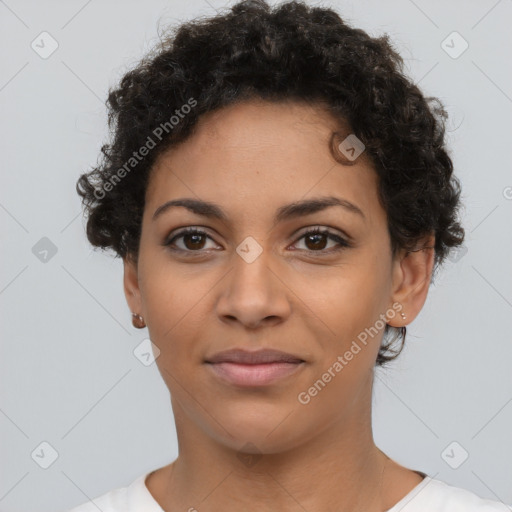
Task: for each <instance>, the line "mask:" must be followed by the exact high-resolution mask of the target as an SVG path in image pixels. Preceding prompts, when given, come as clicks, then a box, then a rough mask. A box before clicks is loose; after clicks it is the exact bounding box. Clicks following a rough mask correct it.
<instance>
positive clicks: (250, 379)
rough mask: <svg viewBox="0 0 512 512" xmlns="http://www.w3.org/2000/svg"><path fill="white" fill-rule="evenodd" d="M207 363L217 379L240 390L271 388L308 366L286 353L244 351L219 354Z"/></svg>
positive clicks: (237, 350) (206, 361)
mask: <svg viewBox="0 0 512 512" xmlns="http://www.w3.org/2000/svg"><path fill="white" fill-rule="evenodd" d="M205 363H206V364H207V366H208V368H210V369H211V371H212V372H213V374H214V375H215V376H217V377H218V378H220V379H221V380H223V381H224V382H227V383H229V384H232V385H235V386H241V387H255V386H256V387H257V386H268V385H270V384H273V383H275V382H277V381H279V380H282V379H284V378H285V377H289V376H291V375H293V374H294V373H295V372H297V371H298V370H299V369H300V368H302V367H303V366H304V365H305V361H304V360H303V359H301V358H299V357H297V356H294V355H292V354H287V353H285V352H280V351H277V350H258V351H256V352H248V351H246V350H241V349H233V350H228V351H224V352H220V353H218V354H215V355H214V356H213V357H211V358H208V359H207V360H205Z"/></svg>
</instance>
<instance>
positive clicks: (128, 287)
mask: <svg viewBox="0 0 512 512" xmlns="http://www.w3.org/2000/svg"><path fill="white" fill-rule="evenodd" d="M123 263H124V277H123V286H124V295H125V297H126V301H127V302H128V307H129V308H130V310H131V312H132V313H137V314H139V315H142V316H144V315H143V312H142V299H141V293H140V288H139V276H138V270H137V262H136V261H135V260H134V259H132V258H131V257H130V256H129V255H128V256H126V257H125V258H123Z"/></svg>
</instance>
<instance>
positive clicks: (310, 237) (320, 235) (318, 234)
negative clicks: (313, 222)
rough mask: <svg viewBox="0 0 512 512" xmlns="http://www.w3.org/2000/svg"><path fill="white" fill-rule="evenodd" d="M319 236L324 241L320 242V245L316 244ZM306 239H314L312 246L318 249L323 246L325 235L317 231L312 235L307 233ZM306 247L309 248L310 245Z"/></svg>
mask: <svg viewBox="0 0 512 512" xmlns="http://www.w3.org/2000/svg"><path fill="white" fill-rule="evenodd" d="M319 238H323V241H324V243H323V244H322V243H321V242H320V246H321V247H319V246H318V239H319ZM306 239H307V240H311V239H316V242H315V243H314V244H313V248H316V249H318V248H320V249H323V248H325V235H324V234H322V233H317V234H314V235H309V236H308V237H306ZM306 245H307V244H306ZM308 248H311V247H309V246H308Z"/></svg>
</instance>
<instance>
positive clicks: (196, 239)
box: [164, 228, 212, 252]
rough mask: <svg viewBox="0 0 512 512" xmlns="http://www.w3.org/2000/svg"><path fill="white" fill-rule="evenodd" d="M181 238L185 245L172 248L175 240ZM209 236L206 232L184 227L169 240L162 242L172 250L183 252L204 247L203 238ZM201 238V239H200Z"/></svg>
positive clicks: (197, 250) (195, 250)
mask: <svg viewBox="0 0 512 512" xmlns="http://www.w3.org/2000/svg"><path fill="white" fill-rule="evenodd" d="M180 238H182V239H183V243H184V245H185V247H178V248H174V247H171V246H172V245H174V242H175V240H179V239H180ZM206 238H209V239H210V240H212V239H211V237H209V236H208V234H207V233H205V232H204V231H201V230H199V229H196V228H186V229H183V230H181V231H180V232H178V233H177V234H176V235H175V236H173V237H172V238H171V239H170V240H168V241H166V242H165V243H164V245H165V246H169V247H170V249H172V250H178V251H185V252H199V250H200V249H204V240H205V239H206ZM201 239H203V240H201Z"/></svg>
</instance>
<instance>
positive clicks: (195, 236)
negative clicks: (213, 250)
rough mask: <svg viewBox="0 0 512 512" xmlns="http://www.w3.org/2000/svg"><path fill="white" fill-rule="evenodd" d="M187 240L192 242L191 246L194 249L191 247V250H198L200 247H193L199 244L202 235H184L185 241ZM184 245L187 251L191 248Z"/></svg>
mask: <svg viewBox="0 0 512 512" xmlns="http://www.w3.org/2000/svg"><path fill="white" fill-rule="evenodd" d="M187 238H192V239H193V240H194V241H193V242H192V244H193V245H194V247H192V248H193V249H198V248H199V249H200V248H201V247H196V246H195V245H196V244H197V243H199V244H200V239H201V238H203V235H197V234H188V235H185V241H186V240H187ZM185 245H186V246H187V248H188V249H190V248H191V247H189V246H188V244H187V243H185Z"/></svg>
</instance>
